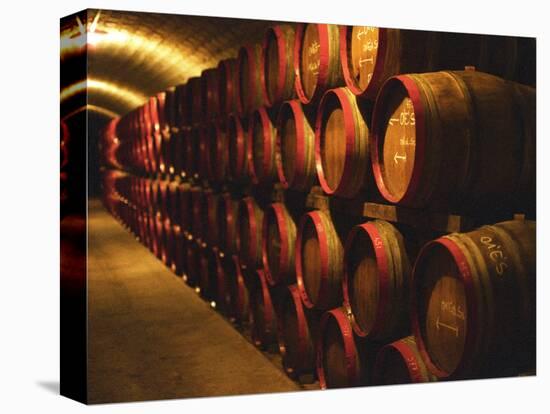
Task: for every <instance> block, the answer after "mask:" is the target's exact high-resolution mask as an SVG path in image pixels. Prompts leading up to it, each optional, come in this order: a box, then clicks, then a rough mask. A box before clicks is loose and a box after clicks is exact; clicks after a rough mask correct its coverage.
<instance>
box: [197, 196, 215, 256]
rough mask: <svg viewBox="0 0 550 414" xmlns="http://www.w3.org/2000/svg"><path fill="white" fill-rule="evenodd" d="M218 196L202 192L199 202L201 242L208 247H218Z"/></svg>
mask: <svg viewBox="0 0 550 414" xmlns="http://www.w3.org/2000/svg"><path fill="white" fill-rule="evenodd" d="M218 199H219V194H218V193H215V192H213V191H211V190H205V191H204V192H203V196H202V201H201V204H202V206H201V220H202V224H201V229H202V240H203V241H204V242H205V243H208V245H209V246H210V247H214V246H218V241H219V234H218V229H219V226H218V205H219V202H218Z"/></svg>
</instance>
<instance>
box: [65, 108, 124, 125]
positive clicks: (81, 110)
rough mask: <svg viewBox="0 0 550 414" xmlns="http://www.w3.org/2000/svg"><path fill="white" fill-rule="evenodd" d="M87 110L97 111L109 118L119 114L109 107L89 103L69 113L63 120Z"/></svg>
mask: <svg viewBox="0 0 550 414" xmlns="http://www.w3.org/2000/svg"><path fill="white" fill-rule="evenodd" d="M86 110H87V111H92V112H97V113H99V114H102V115H105V116H107V117H109V118H117V117H118V116H119V114H117V113H116V112H113V111H109V110H108V109H105V108H103V107H101V106H96V105H91V104H88V105H84V106H81V107H80V108H77V109H75V110H74V111H72V112H70V113H68V114H67V115H65V116H64V117H63V118H61V120H62V121H66V120H67V119H69V118H71V117H73V116H75V115H77V114H79V113H81V112H84V111H86Z"/></svg>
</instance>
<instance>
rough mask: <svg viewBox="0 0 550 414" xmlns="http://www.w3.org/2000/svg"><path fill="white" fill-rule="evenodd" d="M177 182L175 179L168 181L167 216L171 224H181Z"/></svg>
mask: <svg viewBox="0 0 550 414" xmlns="http://www.w3.org/2000/svg"><path fill="white" fill-rule="evenodd" d="M179 191H180V188H179V184H178V183H177V182H176V181H170V182H169V183H168V208H167V216H168V218H169V219H170V222H171V223H172V225H178V226H179V225H181V215H180V214H179V213H180V195H179Z"/></svg>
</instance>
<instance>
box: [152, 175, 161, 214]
mask: <svg viewBox="0 0 550 414" xmlns="http://www.w3.org/2000/svg"><path fill="white" fill-rule="evenodd" d="M151 198H152V199H151V211H152V212H154V213H160V206H161V204H162V196H161V189H160V180H154V181H151Z"/></svg>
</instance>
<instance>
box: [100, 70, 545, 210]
mask: <svg viewBox="0 0 550 414" xmlns="http://www.w3.org/2000/svg"><path fill="white" fill-rule="evenodd" d="M535 100H536V95H535V90H534V89H533V88H530V87H527V86H523V85H520V84H517V83H512V82H508V81H505V80H503V79H501V78H498V77H495V76H493V75H489V74H486V73H481V72H477V71H471V70H467V71H455V72H434V73H424V74H408V75H398V76H395V77H392V78H390V79H389V80H388V81H387V82H385V83H384V85H383V86H382V89H381V90H380V93H379V94H378V96H377V99H376V101H375V102H374V105H372V104H371V103H369V102H368V101H363V100H360V99H358V98H357V97H356V96H355V95H354V94H353V93H352V91H351V89H349V88H336V89H330V90H328V91H326V92H325V93H324V95H323V96H322V98H321V101H320V103H319V105H318V107H317V110H316V112H311V111H310V110H311V108H306V107H305V106H304V105H303V104H302V103H301V102H300V101H299V100H291V101H286V102H284V103H283V104H282V105H281V106H280V107H279V108H277V110H275V109H270V108H266V107H260V108H259V109H256V110H255V111H254V112H252V113H251V115H250V117H248V118H246V119H242V118H240V117H239V116H236V115H230V116H229V117H228V118H227V119H226V120H225V121H224V122H219V121H211V122H210V123H207V124H204V125H201V126H196V127H193V128H191V129H189V130H185V131H184V130H182V131H179V132H178V133H177V134H172V135H170V134H167V135H166V136H165V137H164V138H163V139H160V140H159V141H158V146H155V145H152V143H154V142H157V141H156V140H155V139H150V140H149V141H148V142H149V144H151V145H149V146H147V145H142V146H140V145H137V146H133V147H132V148H135V149H136V150H138V153H137V154H136V155H135V156H132V157H130V158H135V159H139V160H141V161H143V162H145V164H146V165H150V168H146V170H148V171H154V169H155V168H156V167H155V165H158V166H160V167H159V168H160V170H159V172H165V171H170V173H172V174H173V175H175V176H180V175H181V176H183V177H186V176H187V177H195V178H198V177H202V178H205V179H207V180H209V182H210V183H212V184H213V185H215V184H224V183H226V182H228V181H234V182H237V183H243V182H247V181H248V182H252V183H253V184H267V185H269V184H273V183H277V182H280V183H281V184H282V185H283V187H285V188H292V189H295V190H299V191H308V190H309V189H311V187H312V186H313V185H316V184H319V185H320V186H321V187H322V189H323V190H324V192H325V193H326V194H329V195H335V196H340V197H344V198H355V197H358V196H363V197H365V196H366V197H367V198H370V199H371V200H374V201H377V200H381V199H384V200H386V201H388V202H391V203H396V204H398V205H403V206H408V207H413V208H426V207H430V208H431V209H439V210H449V209H451V210H453V211H457V212H461V213H472V214H475V213H476V212H479V211H486V210H489V209H491V208H492V207H493V206H494V205H505V206H508V207H509V208H511V209H512V210H514V211H521V212H527V213H532V212H533V211H534V209H535V182H536V180H535V171H536V168H535V148H536V144H535V141H536V138H535V137H536V133H535V130H536V128H535V124H536V122H535ZM114 122H116V121H114ZM111 130H112V129H111ZM108 135H109V134H106V136H108ZM108 140H110V141H111V142H112V141H114V140H115V137H113V136H111V138H110V139H108ZM138 141H140V140H139V139H138ZM138 141H135V142H138ZM149 147H150V148H152V149H151V151H149ZM140 148H141V150H140ZM155 148H156V149H155ZM140 151H141V152H140ZM140 154H141V155H140ZM122 158H124V157H122ZM141 161H140V162H141ZM138 164H139V163H138ZM131 166H136V165H135V164H131ZM138 169H139V168H138Z"/></svg>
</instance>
